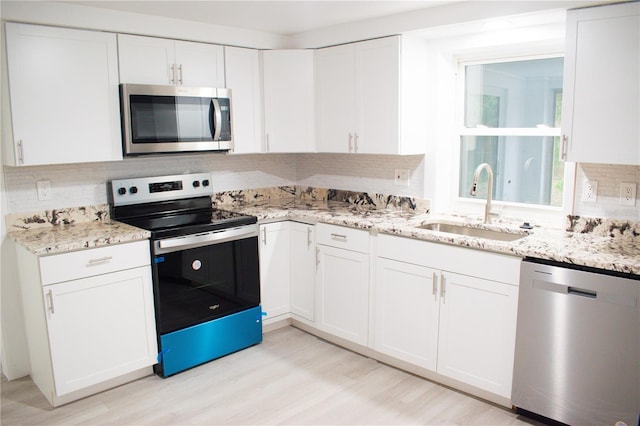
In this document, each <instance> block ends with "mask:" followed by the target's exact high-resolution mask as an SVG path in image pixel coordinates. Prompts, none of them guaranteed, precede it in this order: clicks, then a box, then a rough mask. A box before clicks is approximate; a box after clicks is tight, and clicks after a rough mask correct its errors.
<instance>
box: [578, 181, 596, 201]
mask: <svg viewBox="0 0 640 426" xmlns="http://www.w3.org/2000/svg"><path fill="white" fill-rule="evenodd" d="M597 200H598V181H595V180H589V179H585V180H584V183H583V185H582V201H583V202H585V203H595V202H596V201H597Z"/></svg>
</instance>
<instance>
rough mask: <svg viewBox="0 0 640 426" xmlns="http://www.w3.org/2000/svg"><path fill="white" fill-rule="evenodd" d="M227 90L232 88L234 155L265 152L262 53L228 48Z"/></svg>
mask: <svg viewBox="0 0 640 426" xmlns="http://www.w3.org/2000/svg"><path fill="white" fill-rule="evenodd" d="M224 51H225V62H224V64H225V70H226V81H227V85H226V87H227V88H229V89H231V102H232V104H233V105H232V110H233V116H232V124H233V152H234V153H236V154H245V153H254V152H262V99H261V96H260V53H259V51H257V50H254V49H244V48H240V47H229V46H225V48H224Z"/></svg>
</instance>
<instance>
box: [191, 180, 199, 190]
mask: <svg viewBox="0 0 640 426" xmlns="http://www.w3.org/2000/svg"><path fill="white" fill-rule="evenodd" d="M199 186H200V182H199V181H197V180H194V181H193V187H194V188H197V187H199Z"/></svg>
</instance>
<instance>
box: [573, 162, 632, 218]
mask: <svg viewBox="0 0 640 426" xmlns="http://www.w3.org/2000/svg"><path fill="white" fill-rule="evenodd" d="M585 179H587V180H590V181H597V182H598V191H597V194H596V195H597V198H596V202H595V203H594V202H585V201H582V193H583V188H584V181H585ZM623 182H624V183H635V184H636V204H635V206H625V205H622V204H620V184H621V183H623ZM638 189H640V166H624V165H612V164H587V163H580V164H578V167H577V173H576V192H575V204H574V213H575V214H576V215H579V216H592V217H608V218H618V219H631V220H636V221H640V200H638V191H637V190H638Z"/></svg>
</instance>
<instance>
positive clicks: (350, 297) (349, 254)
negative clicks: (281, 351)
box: [316, 223, 369, 345]
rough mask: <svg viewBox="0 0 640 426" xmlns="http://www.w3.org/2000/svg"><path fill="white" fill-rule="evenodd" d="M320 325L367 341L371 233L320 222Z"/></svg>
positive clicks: (345, 335)
mask: <svg viewBox="0 0 640 426" xmlns="http://www.w3.org/2000/svg"><path fill="white" fill-rule="evenodd" d="M316 232H317V236H318V242H317V243H318V245H317V247H316V250H317V256H318V259H317V262H318V266H317V267H318V269H317V272H316V282H317V291H318V292H317V307H318V319H317V327H318V329H320V330H322V331H325V332H327V333H330V334H333V335H335V336H337V337H341V338H343V339H346V340H350V341H352V342H354V343H358V344H360V345H366V344H367V341H368V328H369V233H368V232H367V231H362V230H356V229H349V228H344V227H340V226H334V225H326V224H323V223H321V224H318V225H317V228H316Z"/></svg>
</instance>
